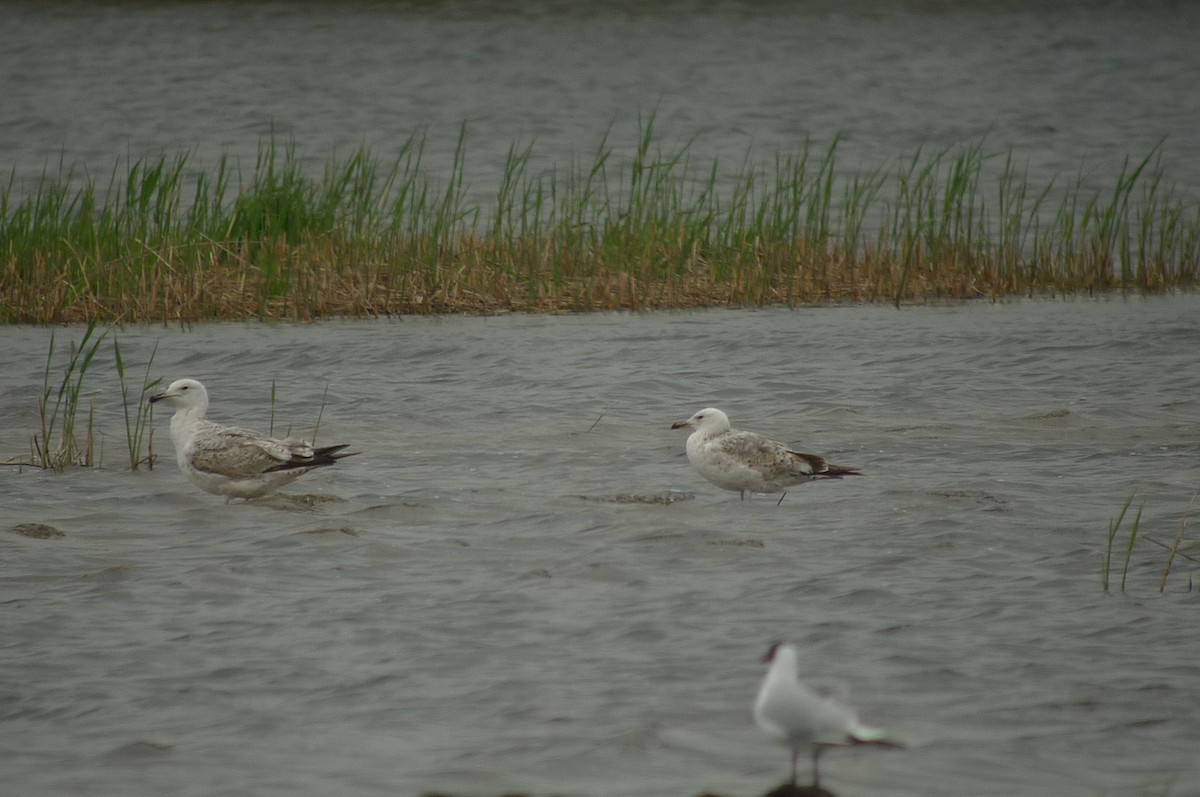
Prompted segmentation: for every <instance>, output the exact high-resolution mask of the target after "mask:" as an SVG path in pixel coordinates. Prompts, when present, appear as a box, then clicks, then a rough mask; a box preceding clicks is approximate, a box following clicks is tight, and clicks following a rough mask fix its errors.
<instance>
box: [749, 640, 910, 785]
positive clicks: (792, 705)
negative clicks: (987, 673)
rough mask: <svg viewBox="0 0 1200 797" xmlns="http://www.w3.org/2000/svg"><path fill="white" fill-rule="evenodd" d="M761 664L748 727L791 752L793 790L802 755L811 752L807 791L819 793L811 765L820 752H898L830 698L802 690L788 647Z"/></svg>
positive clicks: (785, 644) (792, 650)
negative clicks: (874, 748)
mask: <svg viewBox="0 0 1200 797" xmlns="http://www.w3.org/2000/svg"><path fill="white" fill-rule="evenodd" d="M763 661H764V662H767V663H769V664H770V665H771V667H770V669H769V670H767V676H766V678H764V679H763V683H762V687H761V688H760V689H759V691H758V698H757V699H756V700H755V701H754V721H755V722H756V723H758V727H760V728H762V729H763V730H764V731H766V732H767V733H768V734H770V735H771V736H772V737H774V738H775V740H776V741H779V742H782V743H783V744H784V745H785V746H786V747H787V748H788V749H789V750H791V751H792V780H791V783H792V785H793V786H795V785H796V761H797V759H799V758H800V753H801V752H802V751H803V750H805V749H809V750H811V751H812V767H813V782H812V785H813V788H814V789H819V788H820V786H821V774H820V772H819V771H818V769H817V759H819V758H820V756H821V752H822V751H823V750H824V749H825V748H827V747H840V746H842V745H852V744H873V745H878V746H880V747H902V746H903V745H901V744H899V743H897V742H895V741H892V740H890V739H888V738H887V736H886V734H884V732H883V731H881V730H879V729H878V728H871V727H868V726H866V725H861V724H859V722H858V717H857V716H856V715H855V713H854V710H853V709H851V708H848V707H847V706H845V705H843V704H842V703H840V702H838V701H837V699H836V698H834V697H833V696H831V695H827V694H821V693H820V692H818V691H816V690H814V689H811V688H809V687H808V686H806V685H805V684H803V683H802V682H801V681H800V675H799V672H798V669H799V667H798V663H797V652H796V646H795V645H794V644H793V643H791V642H776V643H775V644H774V645H772V646H771V649H770V650H769V651H767V655H766V656H765V657H764V658H763Z"/></svg>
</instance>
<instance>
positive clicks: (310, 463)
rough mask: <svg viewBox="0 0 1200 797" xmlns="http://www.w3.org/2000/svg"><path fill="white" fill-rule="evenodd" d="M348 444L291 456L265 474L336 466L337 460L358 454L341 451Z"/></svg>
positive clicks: (356, 452) (315, 449)
mask: <svg viewBox="0 0 1200 797" xmlns="http://www.w3.org/2000/svg"><path fill="white" fill-rule="evenodd" d="M349 447H350V444H349V443H345V444H343V445H340V446H325V447H324V448H314V449H312V450H311V453H309V452H304V453H302V454H301V453H297V454H293V455H292V458H291V459H289V460H288V461H287V462H281V463H279V464H278V465H276V466H274V467H271V468H267V470H266V471H265V472H266V473H271V472H274V471H280V470H296V469H298V468H324V467H327V466H329V465H336V464H337V461H338V460H339V459H345V458H346V457H352V456H354V455H355V454H358V453H360V452H358V451H342V449H344V448H349Z"/></svg>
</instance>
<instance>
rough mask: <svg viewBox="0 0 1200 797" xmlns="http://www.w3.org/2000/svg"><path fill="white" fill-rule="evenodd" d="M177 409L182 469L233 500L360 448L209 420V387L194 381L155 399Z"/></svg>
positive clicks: (180, 382)
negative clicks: (311, 441) (318, 444)
mask: <svg viewBox="0 0 1200 797" xmlns="http://www.w3.org/2000/svg"><path fill="white" fill-rule="evenodd" d="M159 401H166V402H168V403H169V404H171V405H172V406H174V407H175V414H174V415H173V416H171V442H172V443H173V444H174V446H175V459H176V461H177V462H178V463H179V469H180V470H181V471H183V472H184V474H186V475H187V476H188V478H190V479H191V480H192V481H193V482H195V483H196V485H197V486H199V487H200V489H202V490H205V491H207V492H210V493H214V494H216V495H223V496H225V497H226V502H227V503H228V501H229V499H231V498H258V497H260V496H264V495H266V494H267V493H269V492H271V491H273V490H276V489H278V488H279V487H282V486H283V485H285V484H287V483H289V482H291V481H293V480H294V479H296V478H298V477H299V476H302V475H303V474H305V473H307V472H308V471H310V470H312V469H313V468H321V467H325V466H327V465H333V464H335V463H336V462H337V461H338V460H339V459H342V458H343V457H349V456H353V454H355V453H357V452H344V453H343V452H342V449H344V448H346V446H345V445H340V446H326V447H325V448H313V447H312V446H311V445H309V444H308V443H306V442H305V441H303V440H297V439H294V438H288V439H286V440H279V439H276V438H274V437H267V436H266V435H261V434H259V433H257V432H252V431H250V430H249V429H238V428H236V427H233V426H221V425H220V424H217V423H213V422H212V421H209V420H205V417H204V416H205V413H207V412H208V391H207V390H205V389H204V385H202V384H200V383H199V382H197V381H196V380H195V379H177V380H175V381H174V382H172V383H171V385H170V387H168V388H167V389H166V390H164V391H163V392H161V393H156V394H155V395H153V396H151V397H150V403H151V404H154V403H156V402H159Z"/></svg>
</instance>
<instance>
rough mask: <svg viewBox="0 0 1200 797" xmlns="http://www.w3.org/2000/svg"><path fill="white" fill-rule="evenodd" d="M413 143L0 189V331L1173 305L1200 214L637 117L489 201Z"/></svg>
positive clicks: (181, 161) (1192, 269) (923, 157)
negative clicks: (665, 127) (687, 310)
mask: <svg viewBox="0 0 1200 797" xmlns="http://www.w3.org/2000/svg"><path fill="white" fill-rule="evenodd" d="M425 144H426V142H425V140H424V138H423V137H421V136H413V137H411V138H410V139H408V140H406V141H404V142H402V144H401V145H400V146H399V148H398V150H397V152H396V154H395V156H394V158H393V159H392V160H391V161H390V162H385V161H382V160H380V159H379V158H378V157H377V156H376V155H375V154H374V153H373V152H372V151H371V150H369V149H367V148H365V147H363V148H360V149H358V150H357V151H355V152H353V153H352V154H351V155H350V156H349V157H346V158H342V159H335V160H332V161H330V162H329V163H328V164H327V165H326V166H325V168H324V170H323V171H322V173H321V174H320V175H319V176H316V175H309V174H307V173H305V171H304V170H303V169H302V168H301V166H300V161H299V159H298V158H297V156H296V153H295V149H294V146H291V145H289V146H285V147H281V146H277V144H276V142H275V141H274V140H273V139H272V140H270V141H268V142H266V143H265V144H264V145H263V146H262V147H261V149H260V151H259V153H258V156H257V159H256V161H255V163H254V167H253V169H252V170H251V171H248V172H246V173H243V172H242V171H241V168H240V166H239V165H238V164H235V163H232V162H231V161H230V159H229V158H227V157H223V158H221V159H220V160H219V161H218V162H217V163H216V164H215V166H214V167H212V168H210V169H205V168H204V167H203V166H202V165H200V164H194V163H192V162H191V159H190V158H189V156H186V155H180V156H175V157H166V156H162V157H159V158H148V159H139V160H135V161H133V162H132V163H131V164H130V165H129V166H127V167H126V168H124V169H122V168H120V167H119V166H118V167H116V168H114V169H113V172H112V174H111V176H110V178H109V180H108V183H107V186H106V187H99V186H97V184H96V183H95V182H93V181H92V180H90V179H87V178H81V177H80V175H77V174H74V173H72V172H71V171H70V169H69V168H66V167H65V166H64V165H63V164H61V163H60V164H59V166H58V170H57V172H52V171H51V170H50V169H49V168H47V169H46V170H45V172H44V173H43V176H42V179H41V180H40V182H39V183H38V184H37V186H36V187H35V189H34V190H32V191H31V192H30V193H28V194H18V193H17V192H16V191H15V188H14V185H13V182H12V181H10V182H9V184H8V186H7V187H3V188H2V189H0V278H2V279H0V323H56V322H62V321H100V322H104V323H124V322H134V321H162V322H168V321H179V322H186V321H191V320H202V319H229V318H247V317H272V318H295V319H302V318H313V317H320V316H331V315H341V316H371V315H380V314H390V313H436V312H460V311H465V312H498V311H507V310H521V311H535V312H536V311H561V310H591V309H618V308H631V309H640V308H657V307H664V308H671V307H692V306H699V305H712V304H723V305H730V304H732V305H747V306H760V305H794V304H799V303H809V302H827V301H873V302H894V303H896V304H901V303H905V302H914V301H925V300H933V299H969V298H979V297H991V298H1000V297H1007V296H1020V295H1042V294H1050V295H1058V294H1072V293H1087V294H1096V293H1108V292H1116V291H1143V292H1161V291H1170V290H1177V289H1190V288H1193V287H1194V286H1195V285H1196V282H1197V277H1198V276H1200V209H1198V208H1197V207H1195V206H1192V205H1188V204H1186V203H1185V202H1183V200H1181V199H1180V198H1179V196H1178V195H1177V193H1176V192H1175V190H1174V188H1173V187H1172V186H1171V185H1170V183H1169V182H1168V180H1167V179H1166V170H1165V168H1164V167H1163V165H1162V160H1161V152H1160V150H1158V149H1155V150H1154V151H1153V152H1151V153H1149V154H1147V155H1145V156H1143V157H1140V158H1137V159H1131V160H1127V161H1126V162H1125V163H1124V164H1123V166H1122V168H1121V170H1120V172H1119V174H1118V176H1117V178H1116V180H1115V181H1114V182H1113V184H1112V185H1111V186H1110V188H1108V189H1106V190H1093V189H1087V188H1085V187H1084V181H1083V178H1082V176H1080V177H1077V178H1075V180H1074V181H1073V182H1071V181H1069V180H1062V179H1058V180H1053V181H1050V182H1049V183H1048V184H1045V185H1033V184H1031V183H1030V181H1029V179H1028V177H1027V175H1026V174H1025V173H1024V172H1023V171H1022V170H1021V167H1020V165H1019V164H1018V162H1017V159H1016V157H1015V156H1014V154H1013V153H1012V152H1011V151H1009V152H1004V151H999V152H989V151H988V150H987V148H986V144H985V142H984V141H980V142H977V143H974V144H969V145H966V146H964V147H960V148H957V149H946V150H942V151H937V152H924V151H919V152H917V153H915V154H914V155H912V156H911V157H907V158H904V159H902V160H900V161H899V162H898V163H896V164H892V165H888V164H883V165H880V166H878V167H877V168H874V169H868V170H866V171H855V172H854V173H852V174H850V175H845V174H843V173H842V171H841V169H840V168H839V164H838V142H837V141H836V140H835V141H833V142H832V143H830V144H829V145H828V146H827V147H824V148H815V147H812V146H810V145H808V144H805V145H804V146H802V147H800V148H799V150H798V151H796V152H780V153H777V154H776V155H775V156H774V157H773V158H772V159H769V160H768V161H766V162H754V161H752V160H751V158H750V156H749V155H747V156H746V157H745V158H744V160H743V161H742V163H741V164H739V165H737V168H735V169H733V170H732V171H731V170H730V169H728V166H727V164H723V163H719V162H717V161H716V160H711V161H704V160H700V159H698V158H697V157H696V156H695V155H694V153H693V152H692V147H691V145H690V144H685V145H683V146H679V147H675V148H664V147H663V145H661V144H660V142H659V141H658V140H657V138H656V137H655V133H654V120H653V119H652V118H651V119H649V120H645V121H644V122H643V123H642V125H641V129H640V131H639V134H638V136H637V138H636V140H635V141H634V142H633V143H632V146H631V147H630V153H631V154H629V155H628V156H624V157H621V158H618V156H617V155H616V154H615V153H616V152H617V151H618V150H617V148H615V147H614V146H612V145H611V144H610V141H609V136H608V134H606V135H605V136H604V137H602V139H601V141H600V143H599V144H598V146H597V147H596V148H595V150H594V152H593V153H592V155H591V156H590V158H584V159H582V160H579V161H575V162H571V163H568V164H556V165H555V166H554V167H552V168H549V169H544V170H540V171H539V170H536V169H535V167H534V165H533V164H535V163H536V162H538V161H537V159H536V157H535V156H536V153H535V149H534V146H533V145H532V144H520V143H514V144H512V145H511V146H510V148H509V150H508V154H507V157H506V159H505V163H504V171H503V173H502V175H501V177H500V180H499V183H498V188H497V190H496V193H495V195H494V196H493V197H492V198H491V200H489V201H478V200H472V199H471V197H472V196H475V195H473V194H472V193H471V192H470V190H469V189H470V187H469V186H468V185H467V184H466V178H465V174H466V164H467V161H468V154H469V141H468V136H467V130H466V128H465V126H464V127H463V128H461V129H460V131H459V137H458V140H457V142H456V145H455V149H454V154H453V158H452V162H451V164H450V167H449V170H448V172H446V173H445V174H442V175H439V176H437V177H435V176H432V175H431V174H430V173H429V171H428V169H427V168H426V167H425V164H424V152H425Z"/></svg>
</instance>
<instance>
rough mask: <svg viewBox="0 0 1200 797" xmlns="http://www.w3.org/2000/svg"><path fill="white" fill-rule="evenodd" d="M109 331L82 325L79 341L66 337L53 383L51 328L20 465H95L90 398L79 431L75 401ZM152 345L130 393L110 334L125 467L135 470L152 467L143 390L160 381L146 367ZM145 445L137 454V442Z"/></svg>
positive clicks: (100, 457) (150, 430)
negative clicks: (126, 459)
mask: <svg viewBox="0 0 1200 797" xmlns="http://www.w3.org/2000/svg"><path fill="white" fill-rule="evenodd" d="M109 331H110V330H105V331H103V332H100V333H99V334H97V324H96V322H95V321H92V322H90V323H89V324H88V327H87V329H86V330H85V331H84V333H83V337H82V338H81V339H80V340H79V341H71V343H70V347H69V350H68V353H67V361H66V363H65V364H64V365H63V366H62V374H61V376H60V377H59V378H58V380H57V383H55V382H53V381H52V377H51V374H52V373H53V371H54V360H55V353H56V352H57V351H58V345H57V340H56V334H55V332H53V331H52V332H51V333H50V345H49V347H48V350H47V352H46V365H45V368H44V370H43V375H42V392H41V395H40V396H38V401H37V409H38V413H37V418H38V425H37V428H36V429H35V430H34V431H33V433H32V434H31V435H30V459H29V460H28V461H26V462H22V463H21V464H26V465H30V466H33V467H38V468H48V469H51V470H54V471H56V472H58V473H62V472H63V471H65V470H66V469H67V468H70V467H75V466H83V467H99V466H100V465H101V464H102V460H103V449H102V448H101V452H100V453H99V454H97V450H96V444H97V440H100V441H101V446H102V441H103V439H104V435H103V434H101V433H100V431H99V429H98V428H97V422H96V409H97V401H96V398H95V397H94V396H93V397H90V398H89V399H88V412H87V421H86V424H85V425H84V428H83V429H82V430H79V429H78V428H77V425H78V422H79V413H80V404H81V401H82V400H83V398H84V384H85V380H87V379H88V378H89V373H90V372H91V371H92V369H93V366H95V365H96V364H97V362H98V361H97V360H96V355H97V354H98V353H99V351H100V345H101V344H102V343H103V341H104V338H105V337H107V336H108V334H109ZM157 351H158V344H157V343H156V344H155V346H154V351H152V352H151V354H150V358H149V360H148V361H147V362H146V368H145V373H144V374H143V377H142V383H141V387H140V389H139V390H138V392H137V394H136V395H134V394H133V391H132V390H131V385H130V383H129V381H128V379H127V377H126V369H125V359H124V357H123V356H122V354H121V345H120V341H119V340H118V339H117V337H116V336H115V335H114V336H113V359H114V362H115V365H116V372H117V379H118V381H119V383H120V388H121V406H122V412H123V414H124V419H125V442H126V447H127V449H128V453H129V467H130V469H131V470H138V469H139V468H140V467H141V466H142V465H145V466H147V468H151V469H152V468H153V467H154V460H155V454H154V429H153V426H152V423H153V419H152V415H151V410H150V407H149V405H148V403H147V402H146V401H145V397H146V394H147V393H149V392H150V391H152V390H153V389H154V388H155V387H156V386H157V385H158V384H159V382H161V381H162V380H161V379H151V378H150V369H151V368H152V366H153V363H154V355H155V353H156V352H157ZM143 445H145V446H146V450H145V454H144V455H143V454H142V446H143Z"/></svg>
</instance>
